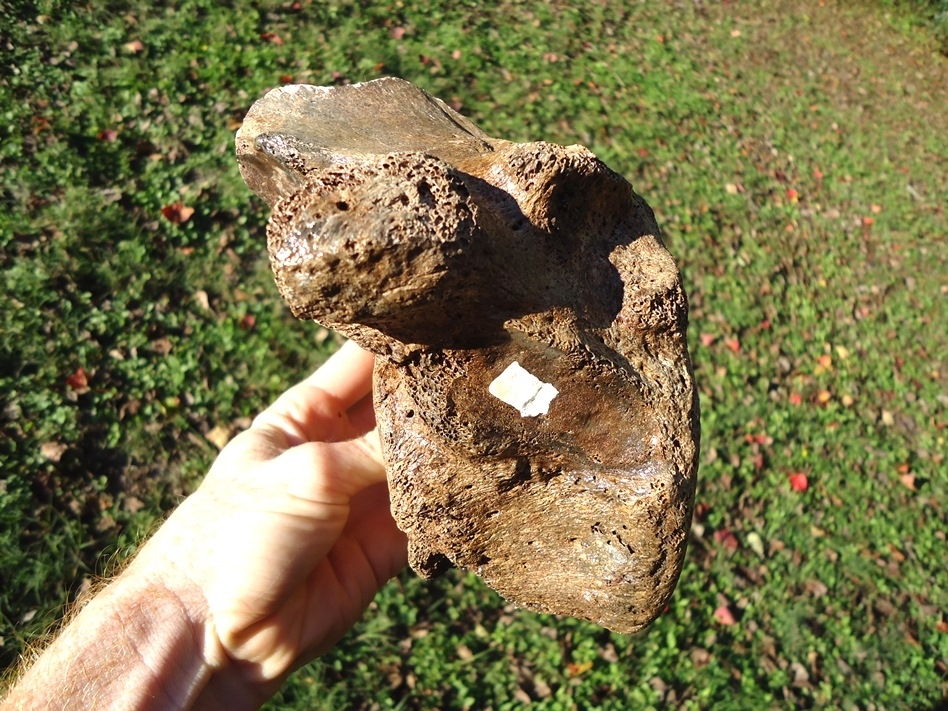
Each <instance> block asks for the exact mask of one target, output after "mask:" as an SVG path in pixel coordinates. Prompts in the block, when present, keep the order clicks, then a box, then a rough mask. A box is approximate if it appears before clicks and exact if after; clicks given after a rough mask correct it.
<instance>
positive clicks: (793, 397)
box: [790, 393, 803, 405]
mask: <svg viewBox="0 0 948 711" xmlns="http://www.w3.org/2000/svg"><path fill="white" fill-rule="evenodd" d="M790 404H791V405H802V404H803V395H801V394H800V393H790Z"/></svg>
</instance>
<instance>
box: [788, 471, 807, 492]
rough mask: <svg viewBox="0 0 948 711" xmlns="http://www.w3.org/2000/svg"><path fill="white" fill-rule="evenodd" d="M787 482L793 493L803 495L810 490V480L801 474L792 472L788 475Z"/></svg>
mask: <svg viewBox="0 0 948 711" xmlns="http://www.w3.org/2000/svg"><path fill="white" fill-rule="evenodd" d="M787 480H788V481H789V482H790V488H791V489H793V490H794V491H799V492H800V493H803V492H804V491H806V490H807V489H808V488H810V480H809V479H808V478H807V476H806V474H804V473H803V472H794V473H793V474H788V475H787Z"/></svg>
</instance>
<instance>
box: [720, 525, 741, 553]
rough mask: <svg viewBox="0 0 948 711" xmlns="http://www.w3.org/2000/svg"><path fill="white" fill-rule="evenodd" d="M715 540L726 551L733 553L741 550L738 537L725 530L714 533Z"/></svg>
mask: <svg viewBox="0 0 948 711" xmlns="http://www.w3.org/2000/svg"><path fill="white" fill-rule="evenodd" d="M714 540H715V541H717V542H718V543H720V544H721V546H722V547H723V548H724V549H725V550H728V551H730V552H731V553H733V552H734V551H736V550H737V549H738V548H740V545H741V544H740V543H739V542H738V540H737V536H735V535H734V534H733V533H731V532H730V531H728V530H727V529H724V528H722V529H721V530H719V531H715V532H714Z"/></svg>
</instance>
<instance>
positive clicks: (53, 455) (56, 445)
mask: <svg viewBox="0 0 948 711" xmlns="http://www.w3.org/2000/svg"><path fill="white" fill-rule="evenodd" d="M67 449H69V447H68V446H67V445H65V444H63V443H62V442H43V444H41V445H40V454H42V455H43V457H44V458H45V459H48V460H49V461H51V462H58V461H59V460H60V459H62V458H63V455H64V454H65V453H66V450H67Z"/></svg>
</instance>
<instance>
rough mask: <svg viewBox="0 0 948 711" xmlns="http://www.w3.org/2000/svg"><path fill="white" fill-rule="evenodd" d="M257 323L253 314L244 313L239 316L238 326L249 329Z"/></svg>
mask: <svg viewBox="0 0 948 711" xmlns="http://www.w3.org/2000/svg"><path fill="white" fill-rule="evenodd" d="M256 324H257V318H256V317H255V316H254V315H253V314H244V315H243V316H241V318H240V327H241V328H242V329H244V330H245V331H249V330H250V329H252V328H253V327H254V326H255V325H256Z"/></svg>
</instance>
